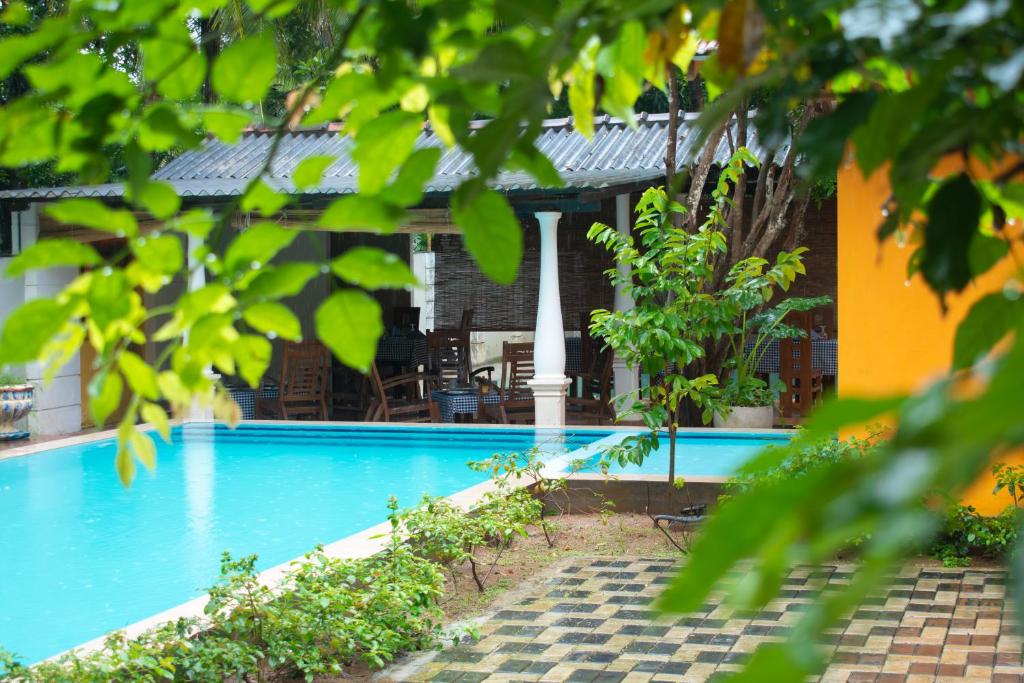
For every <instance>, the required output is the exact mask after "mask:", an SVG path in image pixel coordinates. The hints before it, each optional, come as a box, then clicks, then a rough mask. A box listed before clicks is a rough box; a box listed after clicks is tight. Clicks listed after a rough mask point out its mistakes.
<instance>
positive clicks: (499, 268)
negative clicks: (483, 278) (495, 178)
mask: <svg viewBox="0 0 1024 683" xmlns="http://www.w3.org/2000/svg"><path fill="white" fill-rule="evenodd" d="M470 187H471V186H470V185H469V184H465V185H462V186H461V187H460V188H459V189H458V190H456V192H455V194H454V195H453V197H452V217H453V218H454V220H455V223H456V224H457V225H458V226H459V227H460V228H462V231H463V233H464V234H465V239H466V249H467V250H468V251H469V253H470V254H472V256H473V258H474V259H475V260H476V262H477V263H478V264H479V265H480V270H482V271H483V273H484V274H485V275H487V276H488V277H489V278H491V279H492V280H494V281H495V282H497V283H499V284H503V285H507V284H511V283H513V282H515V280H516V276H517V275H518V273H519V262H520V260H522V257H523V233H522V229H521V227H520V225H519V221H517V220H516V217H515V214H513V213H512V208H511V207H510V206H509V205H508V202H507V201H506V200H505V197H503V196H502V195H500V194H498V193H497V192H495V191H494V190H491V189H481V190H479V191H478V192H477V193H476V194H472V195H469V190H470ZM467 195H468V196H467Z"/></svg>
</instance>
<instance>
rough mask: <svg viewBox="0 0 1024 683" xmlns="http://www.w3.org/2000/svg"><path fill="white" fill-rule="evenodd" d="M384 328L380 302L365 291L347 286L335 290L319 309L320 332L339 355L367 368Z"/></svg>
mask: <svg viewBox="0 0 1024 683" xmlns="http://www.w3.org/2000/svg"><path fill="white" fill-rule="evenodd" d="M383 332H384V323H383V322H381V309H380V304H378V303H377V302H376V300H374V299H373V297H371V296H369V295H367V294H366V293H364V292H360V291H359V290H356V289H343V290H340V291H337V292H335V293H334V294H332V295H331V296H330V297H329V298H328V299H327V300H326V301H324V302H323V303H322V304H321V305H320V307H319V308H318V309H317V311H316V334H317V336H318V337H319V338H320V340H321V341H323V342H324V344H326V345H327V347H328V348H329V349H330V350H331V351H332V352H334V355H335V356H337V357H338V359H339V360H340V361H341V362H342V363H344V364H345V365H348V366H349V367H353V368H355V369H356V370H359V371H360V372H367V371H369V369H370V364H371V363H373V359H374V356H376V354H377V340H378V339H380V335H381V334H382V333H383Z"/></svg>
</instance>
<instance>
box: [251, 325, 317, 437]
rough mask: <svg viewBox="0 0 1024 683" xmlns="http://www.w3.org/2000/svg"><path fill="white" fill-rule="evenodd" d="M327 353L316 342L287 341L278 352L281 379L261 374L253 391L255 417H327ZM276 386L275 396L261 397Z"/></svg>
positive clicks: (283, 418) (284, 418) (285, 418)
mask: <svg viewBox="0 0 1024 683" xmlns="http://www.w3.org/2000/svg"><path fill="white" fill-rule="evenodd" d="M330 367H331V352H330V351H328V350H327V347H326V346H324V345H323V344H321V343H320V342H319V341H316V340H310V341H303V342H287V343H286V344H285V345H284V350H283V352H282V354H281V378H280V379H276V378H274V377H270V376H267V377H264V379H263V382H261V384H260V389H259V391H258V392H257V393H256V417H257V418H267V417H271V418H272V417H277V418H280V419H282V420H289V419H291V418H295V417H299V418H301V417H309V418H313V419H320V420H326V419H327V385H328V381H329V376H328V373H329V372H330ZM275 385H276V386H277V390H278V396H277V399H276V400H275V399H263V398H262V396H263V392H264V390H265V389H266V388H267V387H270V386H275Z"/></svg>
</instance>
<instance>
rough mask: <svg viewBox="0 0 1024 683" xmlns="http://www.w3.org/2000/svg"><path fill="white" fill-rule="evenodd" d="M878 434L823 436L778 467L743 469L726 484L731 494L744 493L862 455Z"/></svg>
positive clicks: (871, 445) (794, 453)
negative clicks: (756, 469)
mask: <svg viewBox="0 0 1024 683" xmlns="http://www.w3.org/2000/svg"><path fill="white" fill-rule="evenodd" d="M874 440H875V437H873V436H872V437H869V438H867V439H858V438H856V437H850V438H848V439H823V440H821V441H818V442H815V443H813V444H810V445H809V446H805V447H804V448H801V449H799V450H797V451H794V452H792V453H790V454H789V455H788V456H786V458H785V459H784V460H783V461H782V462H780V463H779V464H778V465H776V466H775V467H773V468H771V469H769V470H765V471H762V472H755V473H752V474H750V473H741V474H738V475H736V476H735V477H732V478H731V479H730V480H729V481H728V482H726V484H725V490H726V492H727V494H728V495H735V494H740V493H743V492H745V491H747V490H749V489H752V488H756V487H758V486H762V485H766V484H769V483H771V482H775V481H779V480H783V479H791V478H793V477H799V476H803V475H804V474H806V473H807V472H810V471H812V470H815V469H817V468H819V467H825V466H826V465H831V464H833V463H837V462H841V461H843V460H846V459H848V458H859V457H862V456H863V455H864V454H865V453H866V452H867V451H868V449H870V448H872V447H873V444H874Z"/></svg>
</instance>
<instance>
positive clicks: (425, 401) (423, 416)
mask: <svg viewBox="0 0 1024 683" xmlns="http://www.w3.org/2000/svg"><path fill="white" fill-rule="evenodd" d="M426 381H427V376H426V375H424V374H423V373H421V372H409V373H405V374H403V375H398V376H396V377H389V378H388V379H386V380H382V379H381V377H380V372H379V371H378V370H377V364H376V363H374V364H373V365H372V366H371V367H370V384H371V385H372V387H373V393H374V397H373V400H372V401H371V403H370V408H369V410H367V411H366V421H367V422H440V421H441V411H440V409H439V408H438V405H437V403H435V402H434V400H433V398H431V396H430V391H429V390H427V391H422V392H421V390H420V388H421V386H422V385H423V383H424V382H426Z"/></svg>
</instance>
